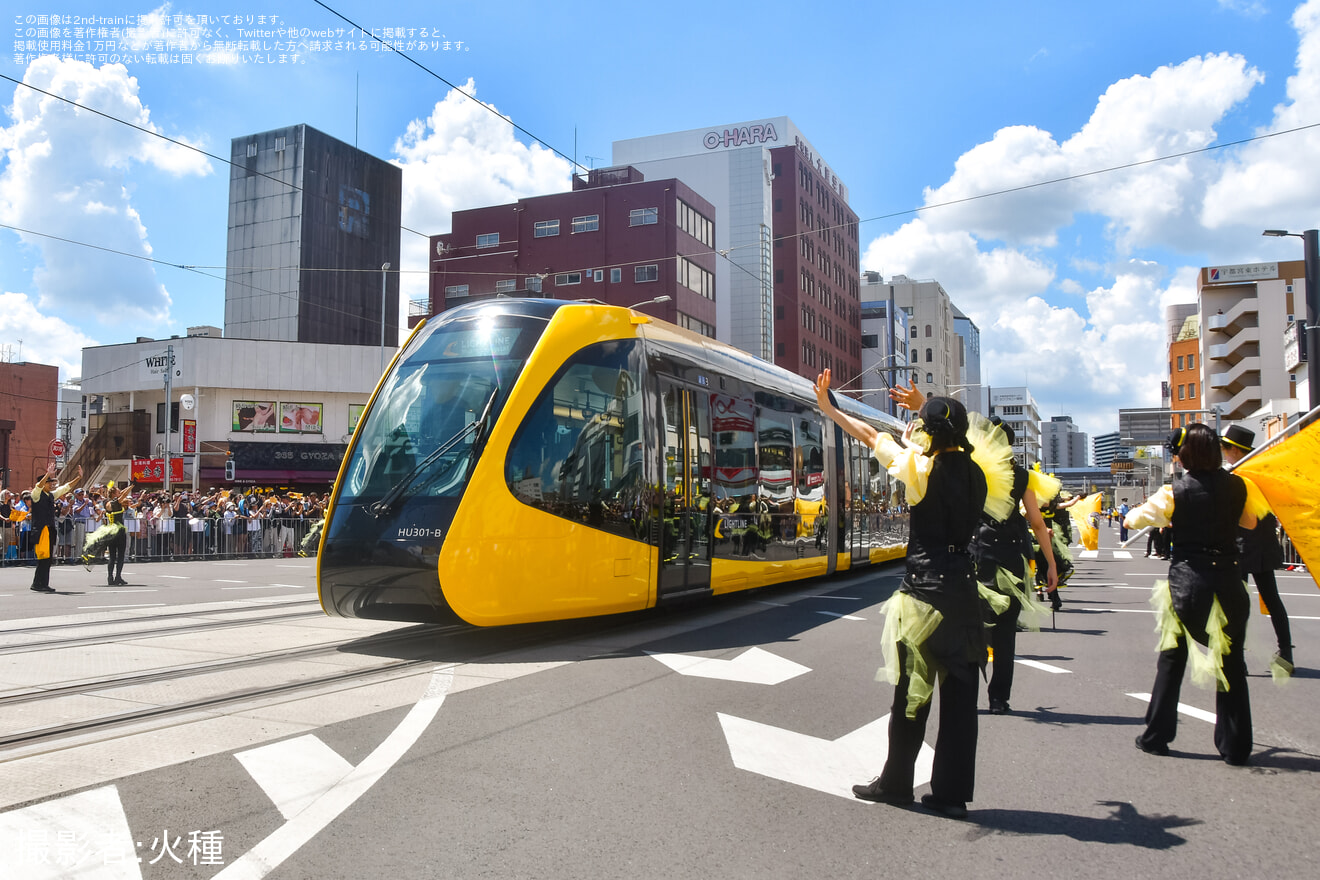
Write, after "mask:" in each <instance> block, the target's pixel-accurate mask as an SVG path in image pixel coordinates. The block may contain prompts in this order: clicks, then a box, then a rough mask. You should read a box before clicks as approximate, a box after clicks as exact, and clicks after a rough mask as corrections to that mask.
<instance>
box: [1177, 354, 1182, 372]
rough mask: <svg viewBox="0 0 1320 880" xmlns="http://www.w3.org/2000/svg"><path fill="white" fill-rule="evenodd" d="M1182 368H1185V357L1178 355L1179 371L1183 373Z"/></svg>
mask: <svg viewBox="0 0 1320 880" xmlns="http://www.w3.org/2000/svg"><path fill="white" fill-rule="evenodd" d="M1182 368H1183V356H1182V355H1178V369H1179V370H1180V371H1181V370H1182Z"/></svg>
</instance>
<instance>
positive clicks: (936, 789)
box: [880, 644, 980, 804]
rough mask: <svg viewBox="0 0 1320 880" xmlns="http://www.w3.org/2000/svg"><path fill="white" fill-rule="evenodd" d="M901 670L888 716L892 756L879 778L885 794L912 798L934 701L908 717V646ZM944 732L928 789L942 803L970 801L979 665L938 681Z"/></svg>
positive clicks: (900, 658) (902, 648) (938, 737)
mask: <svg viewBox="0 0 1320 880" xmlns="http://www.w3.org/2000/svg"><path fill="white" fill-rule="evenodd" d="M898 662H899V664H900V665H901V668H902V670H903V672H902V674H901V676H900V677H899V680H898V685H897V686H896V687H895V688H894V702H893V705H892V706H891V707H890V715H889V756H888V757H887V758H886V759H885V769H884V771H883V772H882V773H881V774H880V787H881V788H882V789H884V790H885V791H887V792H894V793H897V794H910V793H911V792H912V788H913V776H914V773H915V767H916V763H917V755H918V754H919V753H920V752H921V745H922V743H923V742H925V738H926V721H927V719H928V718H929V717H930V705H931V704H930V703H926V705H924V706H922V707H921V708H920V709H918V710H917V713H916V715H917V717H916V718H908V717H907V695H908V681H909V679H908V673H907V646H906V645H902V644H900V645H899V646H898ZM938 690H939V702H940V729H939V733H938V734H937V735H936V738H935V761H934V767H933V771H932V775H931V780H930V791H931V794H933V795H934V796H935V797H937V798H939V799H940V800H943V801H950V802H954V803H963V804H965V803H967V802H968V801H970V800H971V799H972V791H973V789H974V788H975V785H976V733H977V728H976V725H977V715H976V697H977V693H978V691H979V690H980V688H979V686H978V683H977V678H976V667H974V666H972V665H971V664H964V665H963V668H951V669H950V670H949V671H948V672H947V673H944V674H941V676H940V680H939V686H938Z"/></svg>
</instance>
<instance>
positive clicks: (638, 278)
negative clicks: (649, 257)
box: [633, 263, 660, 284]
mask: <svg viewBox="0 0 1320 880" xmlns="http://www.w3.org/2000/svg"><path fill="white" fill-rule="evenodd" d="M659 280H660V267H659V266H658V265H656V264H655V263H651V264H650V265H649V266H634V267H633V283H635V284H641V283H643V282H645V281H659Z"/></svg>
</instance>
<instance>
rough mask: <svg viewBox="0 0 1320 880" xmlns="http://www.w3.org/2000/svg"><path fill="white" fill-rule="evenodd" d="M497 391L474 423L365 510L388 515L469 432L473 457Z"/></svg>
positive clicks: (444, 444)
mask: <svg viewBox="0 0 1320 880" xmlns="http://www.w3.org/2000/svg"><path fill="white" fill-rule="evenodd" d="M499 390H500V389H499V387H498V386H497V387H495V388H492V389H491V392H490V397H488V398H486V405H485V407H483V408H482V411H481V418H480V419H478V420H477V421H475V422H469V423H468V424H466V425H464V426H463V427H462V428H460V429H459V430H458V433H456V434H455V435H454V436H452V437H450V438H449V439H448V440H446V441H445V442H444V443H441V444H440V446H439V447H437V448H436V450H435V451H434V452H432V453H431V454H430V455H428V456H426V458H424V459H422V460H421V461H419V462H417V464H416V465H414V466H413V469H412V470H410V471H408V473H407V474H405V475H404V477H403V479H401V480H399V482H397V483H395V484H394V485H393V486H391V487H390V490H389V491H388V492H386V493H385V494H384V495H383V496H381V499H380V500H379V501H377V502H376V503H375V504H372V505H370V506H369V507H368V508H367V509H368V510H370V511H371V513H372V515H373V516H383V515H384V514H386V513H389V512H390V510H391V509H393V507H394V504H395V502H397V501H398V500H399V499H400V498H401V497H402V496H403V493H404V492H406V491H408V489H409V488H410V487H411V486H412V484H413V482H414V481H415V480H416V479H417V475H418V474H420V473H421V472H422V471H424V470H426V469H427V468H428V467H430V466H431V465H433V464H435V463H436V462H437V461H439V460H440V458H441V457H442V456H443V455H444V454H445V453H446V452H448V451H449V450H451V449H453V448H454V447H455V446H457V445H458V443H459V441H460V440H462V439H463V438H464V437H465V436H466V435H467V434H468V433H470V432H475V433H476V437H477V439H476V440H474V441H473V443H472V452H470V453H469V456H472V455H475V454H476V451H477V444H478V442H480V439H481V438H482V436H483V434H484V431H483V429H484V427H485V424H486V419H488V418H490V411H491V407H492V405H493V404H494V403H495V395H496V394H498V393H499Z"/></svg>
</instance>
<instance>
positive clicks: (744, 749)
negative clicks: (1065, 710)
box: [716, 712, 935, 803]
mask: <svg viewBox="0 0 1320 880" xmlns="http://www.w3.org/2000/svg"><path fill="white" fill-rule="evenodd" d="M716 714H718V715H719V719H720V725H721V726H722V727H723V728H724V738H725V740H726V741H727V742H728V744H729V755H730V756H731V757H732V758H733V766H735V767H737V768H738V769H739V770H746V771H748V772H750V773H759V774H760V775H762V776H768V777H770V778H771V779H778V780H780V781H781V782H791V783H792V784H794V785H801V786H803V787H804V788H812V789H815V790H816V791H823V792H825V793H826V794H833V795H838V796H839V797H844V798H848V800H857V799H856V798H854V797H853V793H852V787H853V785H855V784H857V783H859V782H867V781H868V780H870V779H873V778H874V777H875V776H876V775H877V774H878V773H879V772H880V769H879V768H881V767H882V766H883V765H884V762H885V755H886V754H887V753H888V751H889V716H888V715H886V716H884V717H883V718H879V719H876V720H875V721H872V722H871V723H870V724H867V725H865V726H863V727H859V728H858V729H857V730H854V731H853V732H852V733H849V734H845V735H844V736H841V737H839V738H838V739H836V740H833V741H830V740H827V739H820V738H819V737H815V736H809V735H807V734H804V733H796V732H794V731H791V730H784V729H783V728H782V727H774V726H772V725H769V724H761V723H759V722H756V721H748V720H747V719H745V718H738V717H736V716H733V715H725V714H724V713H723V712H719V713H716ZM934 759H935V750H934V749H932V748H931V747H930V746H928V745H926V744H925V743H922V744H921V752H920V753H919V754H918V755H917V764H916V770H915V775H914V776H913V784H914V785H923V784H925V783H927V782H929V781H930V776H931V766H932V762H933V761H934ZM860 803H871V802H870V801H860Z"/></svg>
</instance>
